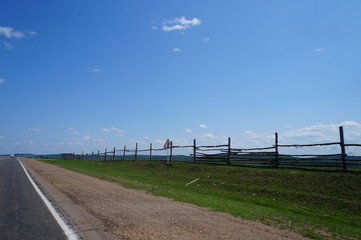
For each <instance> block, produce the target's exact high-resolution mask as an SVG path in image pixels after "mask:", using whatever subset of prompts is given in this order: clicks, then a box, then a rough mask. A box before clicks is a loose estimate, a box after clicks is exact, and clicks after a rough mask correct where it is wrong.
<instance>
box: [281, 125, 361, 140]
mask: <svg viewBox="0 0 361 240" xmlns="http://www.w3.org/2000/svg"><path fill="white" fill-rule="evenodd" d="M339 126H343V127H344V128H345V138H346V139H347V140H350V141H354V140H359V141H360V140H361V123H359V122H356V121H343V122H340V123H337V124H321V123H318V124H315V125H312V126H308V127H304V128H300V129H295V130H290V131H288V132H286V133H283V134H282V137H285V138H287V140H288V141H291V140H294V141H296V140H304V141H312V142H327V141H338V140H339Z"/></svg>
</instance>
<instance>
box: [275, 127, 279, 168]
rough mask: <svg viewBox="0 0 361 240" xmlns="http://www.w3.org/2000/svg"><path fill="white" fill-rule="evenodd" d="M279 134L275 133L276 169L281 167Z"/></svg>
mask: <svg viewBox="0 0 361 240" xmlns="http://www.w3.org/2000/svg"><path fill="white" fill-rule="evenodd" d="M278 156H279V155H278V133H275V167H277V168H278V166H279V157H278Z"/></svg>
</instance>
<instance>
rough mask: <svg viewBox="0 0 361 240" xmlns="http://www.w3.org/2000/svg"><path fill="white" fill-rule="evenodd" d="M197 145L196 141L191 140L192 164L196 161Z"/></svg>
mask: <svg viewBox="0 0 361 240" xmlns="http://www.w3.org/2000/svg"><path fill="white" fill-rule="evenodd" d="M196 150H197V144H196V140H195V139H193V162H194V163H196V159H197V156H196V154H197V151H196Z"/></svg>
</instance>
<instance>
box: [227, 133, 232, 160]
mask: <svg viewBox="0 0 361 240" xmlns="http://www.w3.org/2000/svg"><path fill="white" fill-rule="evenodd" d="M227 165H231V138H230V137H229V138H228V151H227Z"/></svg>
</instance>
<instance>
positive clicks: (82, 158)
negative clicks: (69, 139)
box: [81, 151, 84, 160]
mask: <svg viewBox="0 0 361 240" xmlns="http://www.w3.org/2000/svg"><path fill="white" fill-rule="evenodd" d="M81 160H84V151H81Z"/></svg>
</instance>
